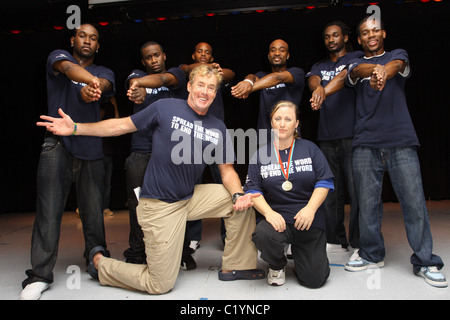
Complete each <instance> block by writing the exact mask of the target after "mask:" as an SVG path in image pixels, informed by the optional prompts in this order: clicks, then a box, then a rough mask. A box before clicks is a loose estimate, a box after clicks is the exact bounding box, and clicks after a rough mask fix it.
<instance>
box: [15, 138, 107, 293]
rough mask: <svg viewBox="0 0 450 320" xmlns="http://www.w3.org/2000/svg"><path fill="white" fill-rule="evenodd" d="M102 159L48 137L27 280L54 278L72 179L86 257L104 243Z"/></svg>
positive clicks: (41, 162)
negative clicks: (76, 151) (76, 153)
mask: <svg viewBox="0 0 450 320" xmlns="http://www.w3.org/2000/svg"><path fill="white" fill-rule="evenodd" d="M104 176H105V167H104V164H103V159H99V160H80V159H77V158H75V157H73V156H72V155H71V154H69V153H68V152H67V150H66V149H65V147H64V146H63V145H62V144H61V143H60V142H59V139H58V138H57V137H46V138H45V140H44V144H43V145H42V150H41V154H40V159H39V165H38V171H37V202H36V218H35V221H34V227H33V235H32V239H31V241H32V242H31V266H32V269H30V270H27V271H26V273H27V275H28V279H26V280H25V281H24V283H23V286H24V287H25V286H26V285H27V284H29V283H32V282H36V281H43V282H49V283H51V282H53V268H54V266H55V263H56V258H57V255H58V244H59V236H60V228H61V220H62V215H63V212H64V210H65V205H66V201H67V197H68V195H69V192H70V189H71V186H72V183H74V182H75V186H76V196H77V204H78V209H79V213H80V218H81V222H82V225H83V234H84V240H85V251H84V257H85V258H86V259H88V257H89V251H90V250H91V249H92V248H93V247H95V246H99V245H100V246H104V247H105V248H106V241H105V228H104V223H103V202H102V194H103V186H104Z"/></svg>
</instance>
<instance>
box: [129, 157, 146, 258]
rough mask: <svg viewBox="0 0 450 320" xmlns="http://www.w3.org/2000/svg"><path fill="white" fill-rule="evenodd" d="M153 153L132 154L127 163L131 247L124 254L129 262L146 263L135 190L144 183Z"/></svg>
mask: <svg viewBox="0 0 450 320" xmlns="http://www.w3.org/2000/svg"><path fill="white" fill-rule="evenodd" d="M150 156H151V153H150V152H147V153H139V152H132V153H131V154H130V155H129V156H128V158H127V160H126V161H125V170H126V183H127V203H128V212H129V217H130V234H129V239H128V243H129V245H130V247H129V248H128V249H126V250H125V251H124V253H123V255H124V257H125V258H126V261H127V262H130V263H138V264H140V263H145V261H146V255H145V245H144V234H143V232H142V229H141V226H140V225H139V223H138V221H137V216H136V207H137V205H138V199H137V198H136V195H135V193H134V189H135V188H137V187H141V186H142V184H143V182H144V176H145V170H146V169H147V165H148V162H149V160H150Z"/></svg>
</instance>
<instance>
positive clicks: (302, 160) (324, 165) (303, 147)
mask: <svg viewBox="0 0 450 320" xmlns="http://www.w3.org/2000/svg"><path fill="white" fill-rule="evenodd" d="M290 149H291V148H289V149H286V150H280V151H279V155H280V158H281V162H282V163H283V168H284V170H285V171H286V170H287V169H288V167H289V178H288V180H289V181H290V182H291V183H292V185H293V188H292V190H290V191H284V190H283V188H282V184H283V182H284V181H286V179H285V177H284V176H283V173H282V172H281V169H280V168H281V165H280V164H279V161H278V159H277V153H276V152H275V150H274V148H273V144H269V145H266V146H264V147H262V148H260V149H259V150H258V152H257V153H256V154H255V155H254V156H253V157H252V159H251V161H250V164H249V167H248V175H247V179H246V183H245V186H244V191H245V192H259V193H262V194H263V195H264V198H265V200H266V201H267V203H268V204H269V205H270V207H271V208H272V209H273V210H274V211H276V212H278V213H279V214H281V215H282V216H283V218H284V219H285V221H286V223H289V224H294V222H295V220H294V216H295V215H296V214H297V213H298V212H299V211H300V210H301V209H302V208H303V207H304V206H306V204H307V203H308V201H309V199H310V198H311V195H312V193H313V191H314V187H315V185H316V183H317V182H319V181H322V180H326V179H331V178H333V177H334V176H333V174H332V173H331V170H330V168H329V166H328V162H327V161H326V159H325V157H324V155H323V154H322V152H321V151H320V149H319V148H318V147H317V145H315V144H314V143H313V142H311V141H308V140H305V139H296V142H295V146H294V151H293V154H292V161H291V164H290V166H288V162H289V152H290ZM312 226H314V227H317V228H320V229H325V211H324V208H323V206H321V207H320V208H319V209H318V210H317V212H316V215H315V217H314V221H313V224H312Z"/></svg>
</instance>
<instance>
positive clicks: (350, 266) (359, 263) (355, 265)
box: [345, 257, 384, 271]
mask: <svg viewBox="0 0 450 320" xmlns="http://www.w3.org/2000/svg"><path fill="white" fill-rule="evenodd" d="M382 267H384V261H380V262H370V261H367V260H366V259H363V258H361V257H357V258H356V259H355V260H352V261H349V262H347V263H346V264H345V270H347V271H363V270H366V269H374V268H382Z"/></svg>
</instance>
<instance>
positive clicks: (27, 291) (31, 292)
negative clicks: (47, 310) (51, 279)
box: [19, 281, 50, 300]
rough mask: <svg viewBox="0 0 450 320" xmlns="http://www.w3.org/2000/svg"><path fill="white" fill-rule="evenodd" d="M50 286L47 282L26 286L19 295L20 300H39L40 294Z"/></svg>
mask: <svg viewBox="0 0 450 320" xmlns="http://www.w3.org/2000/svg"><path fill="white" fill-rule="evenodd" d="M49 286H50V284H49V283H47V282H42V281H39V282H33V283H30V284H28V285H27V286H26V287H25V288H24V289H23V290H22V292H21V293H20V297H19V299H20V300H39V298H40V297H41V293H42V292H44V291H45V290H47V289H48V287H49Z"/></svg>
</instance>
